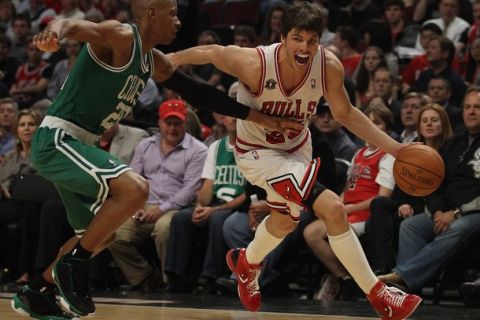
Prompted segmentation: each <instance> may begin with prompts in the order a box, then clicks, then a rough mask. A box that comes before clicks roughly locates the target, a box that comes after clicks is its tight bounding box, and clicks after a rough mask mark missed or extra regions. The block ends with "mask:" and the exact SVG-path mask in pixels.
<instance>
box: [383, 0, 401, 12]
mask: <svg viewBox="0 0 480 320" xmlns="http://www.w3.org/2000/svg"><path fill="white" fill-rule="evenodd" d="M388 7H399V8H400V10H402V11H405V3H403V1H402V0H386V1H385V2H384V4H383V11H385V10H386V9H387V8H388Z"/></svg>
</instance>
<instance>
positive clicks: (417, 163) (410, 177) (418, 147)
mask: <svg viewBox="0 0 480 320" xmlns="http://www.w3.org/2000/svg"><path fill="white" fill-rule="evenodd" d="M393 177H394V178H395V182H396V184H397V185H398V187H399V188H400V189H402V190H403V191H404V192H406V193H408V194H409V195H412V196H415V197H423V196H427V195H429V194H431V193H432V192H434V191H435V190H437V188H438V187H439V186H440V184H441V183H442V180H443V178H444V177H445V164H444V163H443V159H442V157H441V156H440V155H439V154H438V152H437V151H435V149H433V148H431V147H428V146H426V145H422V144H413V145H410V146H407V147H405V148H403V149H402V150H401V151H400V152H399V153H398V155H397V158H396V159H395V162H394V164H393Z"/></svg>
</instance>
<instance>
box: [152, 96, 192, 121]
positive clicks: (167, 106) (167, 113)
mask: <svg viewBox="0 0 480 320" xmlns="http://www.w3.org/2000/svg"><path fill="white" fill-rule="evenodd" d="M158 115H159V117H160V119H161V120H165V119H167V118H168V117H177V118H179V119H180V120H182V121H185V118H186V117H187V106H186V105H185V101H183V100H167V101H164V102H162V103H161V104H160V107H158Z"/></svg>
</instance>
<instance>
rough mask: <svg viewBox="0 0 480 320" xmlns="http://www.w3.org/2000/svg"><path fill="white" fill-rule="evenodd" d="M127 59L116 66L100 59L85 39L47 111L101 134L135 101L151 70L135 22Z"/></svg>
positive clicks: (127, 111)
mask: <svg viewBox="0 0 480 320" xmlns="http://www.w3.org/2000/svg"><path fill="white" fill-rule="evenodd" d="M130 26H131V28H132V29H133V33H134V45H133V52H132V56H131V58H130V60H129V62H128V63H127V64H126V65H125V66H123V67H120V68H116V67H112V66H109V65H107V64H106V63H104V62H103V61H101V60H100V59H98V58H97V57H96V56H95V53H94V52H93V50H92V49H91V47H90V45H89V44H88V43H87V44H86V45H85V46H84V47H83V49H82V50H81V51H80V54H79V56H78V59H77V62H76V63H75V65H74V66H73V68H72V70H71V71H70V73H69V75H68V77H67V80H66V81H65V83H64V84H63V86H62V88H61V90H60V92H59V94H58V96H57V98H56V99H55V101H54V102H53V103H52V105H51V106H50V108H49V109H48V113H47V114H48V115H49V116H54V117H58V118H62V119H65V120H67V121H69V122H72V123H74V124H76V125H77V126H79V127H81V128H84V129H86V130H87V131H90V132H91V133H94V134H101V133H103V132H104V131H105V130H107V129H108V128H110V127H112V126H113V125H114V124H115V123H116V122H118V121H120V120H121V119H122V118H124V117H125V116H126V115H127V114H128V113H129V112H130V111H131V109H132V108H133V107H134V106H135V104H136V103H137V100H138V97H139V96H140V93H141V92H142V90H143V88H144V87H145V84H146V82H147V80H148V78H150V76H151V75H152V74H153V55H152V51H149V52H148V54H146V55H145V56H144V55H143V54H142V41H141V39H140V35H139V32H138V29H137V26H136V25H134V24H132V25H130Z"/></svg>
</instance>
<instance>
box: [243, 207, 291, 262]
mask: <svg viewBox="0 0 480 320" xmlns="http://www.w3.org/2000/svg"><path fill="white" fill-rule="evenodd" d="M269 218H270V216H267V217H265V219H263V220H262V222H260V224H259V225H258V227H257V231H256V232H255V238H253V240H252V242H250V244H249V245H248V247H247V252H246V254H247V261H248V263H250V264H260V263H261V262H262V261H263V259H264V258H265V257H266V255H267V254H269V253H270V252H271V251H272V250H273V249H275V248H276V247H277V246H278V245H279V244H280V242H282V240H283V239H284V238H277V237H274V236H273V235H272V234H271V233H270V232H268V230H267V228H266V226H265V222H266V221H267V219H269Z"/></svg>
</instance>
